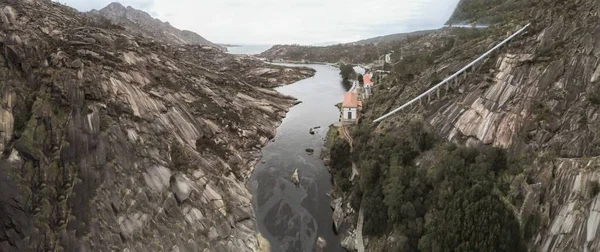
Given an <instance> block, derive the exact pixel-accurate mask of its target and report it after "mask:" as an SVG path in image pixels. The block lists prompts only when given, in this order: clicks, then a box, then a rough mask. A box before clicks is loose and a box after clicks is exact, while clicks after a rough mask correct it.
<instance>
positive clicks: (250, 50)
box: [227, 45, 272, 54]
mask: <svg viewBox="0 0 600 252" xmlns="http://www.w3.org/2000/svg"><path fill="white" fill-rule="evenodd" d="M271 46H272V45H240V46H233V47H227V52H229V53H231V54H259V53H261V52H264V51H266V50H269V48H271Z"/></svg>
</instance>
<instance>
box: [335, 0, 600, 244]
mask: <svg viewBox="0 0 600 252" xmlns="http://www.w3.org/2000/svg"><path fill="white" fill-rule="evenodd" d="M463 2H477V3H479V4H481V3H482V2H484V1H467V0H465V1H463ZM492 2H493V3H494V4H499V5H498V6H496V5H494V6H492V7H493V8H488V9H494V10H498V11H500V10H501V12H500V14H501V15H502V17H503V19H500V21H498V22H497V23H495V25H493V26H492V27H491V28H489V29H487V30H486V31H484V32H482V33H477V34H475V33H474V34H465V32H464V30H457V31H456V32H452V33H450V34H448V35H449V36H443V37H440V38H438V39H436V40H429V39H428V37H424V38H423V39H421V40H419V41H415V42H414V43H411V44H408V45H405V46H406V48H405V49H406V50H403V51H406V52H409V51H411V50H409V48H412V49H415V50H414V51H416V49H419V51H420V52H421V53H415V54H414V55H405V57H404V59H399V58H396V59H394V61H396V60H398V61H399V62H401V63H399V64H398V65H397V66H396V68H395V69H394V70H395V71H394V73H392V74H391V75H388V76H387V77H386V78H385V79H384V81H383V82H381V83H378V84H376V85H375V90H374V95H373V97H372V98H370V99H369V100H368V101H367V102H366V108H365V114H364V116H363V121H362V122H361V124H360V125H359V126H358V127H357V128H358V129H357V130H355V131H354V135H355V137H358V140H357V139H355V141H354V142H355V144H356V145H367V144H368V143H373V142H377V141H383V140H377V139H378V138H377V137H378V136H381V135H382V134H383V133H384V132H401V131H403V129H404V128H406V127H407V122H409V121H411V120H412V119H413V118H415V117H422V120H423V122H424V123H425V125H426V126H427V127H428V128H430V130H431V131H432V132H433V133H434V134H435V135H436V136H437V137H439V138H440V139H442V140H443V141H447V142H455V143H457V144H459V145H461V146H475V147H478V148H482V147H485V146H494V147H498V148H501V149H504V150H506V151H507V153H508V155H509V156H510V157H511V158H510V160H512V161H513V162H519V163H521V165H522V166H523V167H524V169H523V170H522V171H519V172H517V173H518V174H513V175H506V176H504V177H502V178H499V179H498V180H497V183H498V184H499V185H500V184H504V183H506V184H507V185H508V184H509V185H511V186H510V189H506V190H507V193H508V195H500V196H498V197H500V198H501V199H502V200H503V202H504V203H505V205H506V208H507V209H510V210H511V211H513V212H514V213H515V219H516V220H518V222H519V225H520V229H521V232H523V233H524V238H525V242H526V243H527V247H528V249H529V250H531V251H598V250H600V243H599V242H598V241H600V239H598V238H597V233H598V231H599V230H598V229H599V227H600V222H599V221H598V220H599V219H598V216H599V215H598V214H599V213H600V211H599V209H600V208H599V206H600V205H599V199H600V196H598V192H599V191H600V188H599V186H598V183H599V180H600V175H599V174H600V171H599V170H598V167H600V163H599V161H598V155H600V149H599V148H600V147H599V145H598V143H599V142H600V140H599V137H600V131H599V130H598V127H597V125H598V123H600V121H599V119H600V110H599V107H598V106H599V105H600V99H599V98H598V97H599V96H598V95H599V94H600V93H599V89H598V81H600V64H599V62H600V61H599V59H600V40H599V39H598V38H599V37H598V36H599V35H600V33H599V31H600V22H599V21H600V17H599V11H600V8H599V5H598V2H597V1H592V0H583V1H567V2H565V1H539V2H535V3H534V2H519V1H505V2H502V3H499V2H498V1H492ZM460 6H461V5H459V8H460ZM462 6H477V4H472V3H471V4H469V3H463V4H462ZM488 9H486V11H487V10H488ZM477 10H481V8H479V9H477ZM460 13H461V14H460V15H463V16H462V17H461V18H460V19H461V20H478V19H479V18H478V15H481V13H482V12H480V11H476V12H469V11H465V12H460ZM465 13H466V14H465ZM495 13H496V15H498V12H495ZM473 14H475V15H473ZM457 20H458V19H457ZM529 22H531V23H532V25H531V27H530V28H529V29H528V30H527V31H526V32H525V33H524V34H523V35H520V36H519V37H517V38H515V40H514V41H512V42H510V43H509V44H508V45H507V46H505V47H503V48H501V49H500V50H499V51H498V52H496V53H494V54H492V55H491V56H490V57H489V58H488V59H486V60H485V62H483V63H481V64H478V65H476V66H475V67H474V68H473V69H470V71H469V72H468V73H467V74H466V75H463V76H461V77H460V78H459V79H458V80H459V81H458V82H457V83H454V84H452V85H449V86H448V89H442V90H441V93H440V94H439V96H438V95H437V94H435V93H434V94H433V95H432V96H431V97H430V98H425V100H424V101H423V106H414V107H413V108H410V109H407V110H405V111H403V112H399V113H398V115H395V116H393V117H391V118H390V119H388V120H385V121H383V122H382V123H380V124H376V125H374V124H371V123H370V122H369V121H371V120H373V119H375V118H376V117H378V116H381V115H383V114H384V113H386V112H388V111H390V110H391V109H393V108H395V107H398V106H400V105H402V104H403V103H404V102H406V101H408V100H410V99H411V98H413V97H415V96H416V95H418V94H420V93H421V92H423V91H425V90H427V89H428V88H429V87H431V86H433V85H435V84H437V83H438V82H439V81H440V80H441V79H443V78H445V77H446V76H449V75H450V74H452V73H453V72H454V71H456V70H458V69H460V68H461V67H463V66H464V65H466V64H467V63H468V62H470V61H471V60H473V59H475V58H476V57H477V56H478V55H479V54H481V53H483V52H485V51H487V50H488V49H490V48H491V47H492V46H493V45H494V44H496V43H498V42H499V41H501V40H502V39H503V38H505V37H506V36H507V35H508V34H510V33H511V32H514V31H516V30H517V29H518V28H520V27H522V26H523V25H525V24H527V23H529ZM426 44H428V45H430V48H429V49H427V48H425V47H424V46H423V45H426ZM423 51H424V52H425V53H422V52H423ZM360 129H363V130H364V129H369V132H370V133H364V132H362V133H361V132H360ZM361 135H367V136H370V137H369V138H364V139H367V140H360V139H361V137H360V136H361ZM379 151H380V152H384V151H385V150H383V149H381V150H379ZM355 152H358V153H355V154H354V155H356V156H358V157H360V158H359V159H361V158H366V156H367V154H368V153H367V152H368V151H367V150H362V152H361V150H360V149H359V150H356V149H355ZM440 158H441V157H435V156H431V155H428V154H422V156H421V158H417V159H416V161H415V163H414V165H415V166H416V167H417V170H419V169H421V170H424V171H427V172H429V170H430V169H431V167H432V163H435V161H436V160H439V159H440ZM365 171H366V170H365V169H364V168H362V167H361V172H362V173H361V175H362V174H363V173H364V172H365ZM354 187H355V188H357V187H358V188H359V189H357V190H359V191H360V190H361V188H360V186H359V185H358V184H356V185H355V186H354ZM362 189H364V188H362ZM413 193H414V192H413ZM347 195H350V193H348V194H347ZM346 197H350V196H346ZM347 201H349V200H346V202H347ZM338 205H339V207H338V208H342V207H343V206H345V205H346V204H345V203H341V204H338ZM355 206H356V205H355ZM340 211H342V210H340ZM386 211H387V210H386ZM354 212H357V211H354ZM370 214H372V213H368V212H366V213H365V215H366V216H369V215H370ZM354 218H356V217H355V216H354ZM421 221H422V222H421V224H420V225H423V224H422V223H427V222H428V221H431V220H428V219H427V218H425V220H421ZM417 223H419V222H417ZM422 227H423V226H421V228H422ZM393 230H394V231H390V230H387V232H386V233H385V234H379V235H372V236H370V237H368V240H370V242H368V250H369V248H370V250H374V251H378V250H380V251H385V250H386V249H390V246H395V245H397V244H400V243H403V240H402V239H407V238H406V237H407V236H408V235H406V234H403V235H399V233H402V232H401V231H398V230H399V229H393ZM421 243H426V240H423V241H422V242H421V241H419V248H422V244H421ZM386 246H387V247H386ZM446 249H447V248H446Z"/></svg>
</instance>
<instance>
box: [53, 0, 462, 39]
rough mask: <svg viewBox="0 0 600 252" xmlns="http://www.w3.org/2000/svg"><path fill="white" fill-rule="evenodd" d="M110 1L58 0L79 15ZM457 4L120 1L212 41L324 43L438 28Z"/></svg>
mask: <svg viewBox="0 0 600 252" xmlns="http://www.w3.org/2000/svg"><path fill="white" fill-rule="evenodd" d="M114 1H115V0H58V2H60V3H63V4H66V5H69V6H71V7H74V8H76V9H78V10H79V11H89V10H91V9H101V8H103V7H105V6H106V5H108V4H109V3H111V2H114ZM458 1H459V0H369V1H363V0H210V1H208V0H120V1H119V2H120V3H121V4H123V5H124V6H131V7H133V8H136V9H140V10H143V11H146V12H148V13H149V14H150V15H152V16H154V17H155V18H158V19H160V20H162V21H168V22H170V23H171V25H173V26H175V27H177V28H179V29H185V30H190V31H194V32H196V33H198V34H200V35H201V36H203V37H204V38H206V39H208V40H210V41H212V42H215V43H228V44H302V45H325V44H334V43H347V42H353V41H357V40H361V39H366V38H371V37H376V36H381V35H387V34H393V33H400V32H411V31H418V30H425V29H433V28H439V27H441V26H442V25H443V24H444V23H445V22H446V21H447V20H448V18H449V17H450V15H451V14H452V12H453V11H454V8H455V7H456V4H457V3H458Z"/></svg>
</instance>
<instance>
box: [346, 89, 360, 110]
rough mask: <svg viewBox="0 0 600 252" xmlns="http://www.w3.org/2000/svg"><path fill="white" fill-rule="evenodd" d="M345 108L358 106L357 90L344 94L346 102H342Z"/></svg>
mask: <svg viewBox="0 0 600 252" xmlns="http://www.w3.org/2000/svg"><path fill="white" fill-rule="evenodd" d="M342 107H344V108H358V94H357V93H355V92H346V94H344V102H343V103H342Z"/></svg>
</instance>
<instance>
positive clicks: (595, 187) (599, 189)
mask: <svg viewBox="0 0 600 252" xmlns="http://www.w3.org/2000/svg"><path fill="white" fill-rule="evenodd" d="M598 193H600V183H599V182H598V181H592V182H591V184H590V198H593V197H596V195H598Z"/></svg>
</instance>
